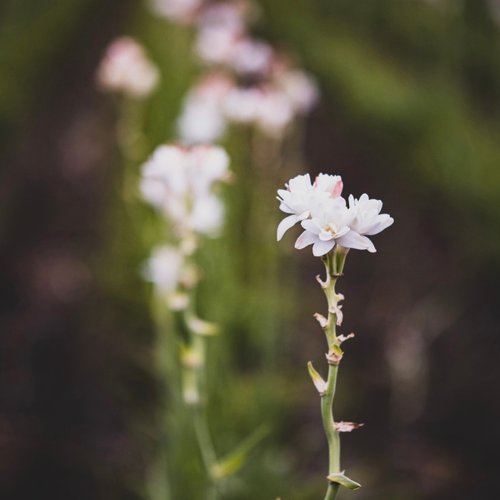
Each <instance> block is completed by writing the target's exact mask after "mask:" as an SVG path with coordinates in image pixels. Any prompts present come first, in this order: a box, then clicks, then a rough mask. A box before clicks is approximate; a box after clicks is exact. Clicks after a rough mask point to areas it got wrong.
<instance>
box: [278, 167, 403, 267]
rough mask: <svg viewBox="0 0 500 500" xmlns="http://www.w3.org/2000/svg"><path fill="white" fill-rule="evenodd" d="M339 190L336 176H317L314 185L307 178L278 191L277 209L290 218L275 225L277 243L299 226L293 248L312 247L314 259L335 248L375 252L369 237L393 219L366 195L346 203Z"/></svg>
mask: <svg viewBox="0 0 500 500" xmlns="http://www.w3.org/2000/svg"><path fill="white" fill-rule="evenodd" d="M342 189H343V183H342V179H341V177H340V176H338V175H328V174H319V175H318V176H317V177H316V179H315V180H314V182H311V177H310V176H309V174H306V175H298V176H296V177H294V178H293V179H290V181H289V182H288V183H287V184H286V189H279V190H278V200H279V202H280V205H279V208H280V210H281V211H283V212H285V213H287V214H289V215H288V216H287V217H285V218H284V219H283V220H282V221H281V222H280V224H279V225H278V230H277V239H278V241H279V240H281V238H282V237H283V235H284V234H285V232H286V231H288V229H290V228H291V227H293V226H294V225H295V224H297V223H299V222H300V224H301V226H302V228H303V229H304V231H303V232H302V234H301V235H300V236H299V237H298V238H297V241H296V242H295V248H298V249H302V248H305V247H306V246H309V245H312V251H313V255H315V256H316V257H321V256H322V255H326V254H327V253H329V252H331V251H332V250H333V249H334V247H335V246H336V245H339V246H341V247H343V248H353V249H357V250H368V251H369V252H375V251H376V250H375V247H374V246H373V243H372V242H371V240H370V239H369V238H368V236H373V235H375V234H378V233H380V232H381V231H383V230H384V229H386V228H387V227H389V226H390V225H391V224H392V223H393V222H394V219H393V218H392V217H391V216H390V215H388V214H381V213H380V211H381V210H382V202H381V201H380V200H374V199H370V198H369V197H368V195H367V194H363V195H361V197H360V198H359V199H356V198H354V197H353V196H352V195H350V196H349V198H348V203H347V202H346V200H345V199H344V198H343V197H342V196H341V194H342Z"/></svg>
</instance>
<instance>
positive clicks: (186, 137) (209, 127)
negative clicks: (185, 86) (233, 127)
mask: <svg viewBox="0 0 500 500" xmlns="http://www.w3.org/2000/svg"><path fill="white" fill-rule="evenodd" d="M177 131H178V133H179V137H180V138H181V139H182V140H183V141H184V142H187V143H189V144H196V143H205V142H215V141H217V140H218V139H220V138H221V137H222V136H223V135H224V133H225V132H226V119H225V117H224V115H223V114H222V112H221V110H220V108H219V106H218V104H217V103H215V102H213V101H210V100H207V99H203V98H200V97H199V96H198V97H193V96H190V97H188V98H187V99H186V101H185V103H184V109H183V110H182V114H181V116H180V117H179V119H178V120H177Z"/></svg>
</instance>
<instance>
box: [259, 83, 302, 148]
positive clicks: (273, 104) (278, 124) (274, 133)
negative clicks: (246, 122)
mask: <svg viewBox="0 0 500 500" xmlns="http://www.w3.org/2000/svg"><path fill="white" fill-rule="evenodd" d="M293 118H294V113H293V108H292V105H291V103H290V100H289V99H288V98H287V97H286V95H285V94H283V92H279V91H276V90H273V89H272V88H267V89H265V91H264V92H263V95H262V98H261V100H260V102H259V106H258V109H257V117H256V123H255V124H256V126H257V127H258V128H259V129H260V130H261V131H262V132H264V133H265V134H267V135H269V136H271V137H274V138H280V137H282V136H283V134H284V133H285V130H286V129H287V127H288V126H289V125H290V123H291V122H292V121H293Z"/></svg>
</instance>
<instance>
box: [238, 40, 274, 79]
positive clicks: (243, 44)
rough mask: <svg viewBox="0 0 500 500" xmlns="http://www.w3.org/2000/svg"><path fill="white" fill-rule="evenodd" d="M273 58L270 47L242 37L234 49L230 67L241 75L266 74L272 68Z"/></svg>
mask: <svg viewBox="0 0 500 500" xmlns="http://www.w3.org/2000/svg"><path fill="white" fill-rule="evenodd" d="M272 58H273V49H272V48H271V46H270V45H268V44H267V43H265V42H262V41H259V40H254V39H252V38H249V37H242V38H240V39H239V40H238V41H237V43H236V44H235V45H234V47H233V50H232V52H231V60H230V61H229V65H230V66H231V67H232V68H233V69H234V71H236V73H239V74H243V75H245V74H250V75H251V74H265V73H266V72H267V71H268V70H269V69H270V67H271V62H272Z"/></svg>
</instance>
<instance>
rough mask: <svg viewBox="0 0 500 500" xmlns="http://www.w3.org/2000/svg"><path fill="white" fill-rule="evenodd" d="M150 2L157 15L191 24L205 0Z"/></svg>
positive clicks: (157, 0) (154, 0)
mask: <svg viewBox="0 0 500 500" xmlns="http://www.w3.org/2000/svg"><path fill="white" fill-rule="evenodd" d="M149 3H150V7H151V10H152V11H153V12H154V13H155V14H156V15H158V16H160V17H165V18H166V19H170V20H171V21H175V22H178V23H181V24H190V23H192V22H193V21H194V20H195V19H196V13H197V11H198V9H199V8H200V7H201V6H202V4H203V0H150V1H149Z"/></svg>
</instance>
